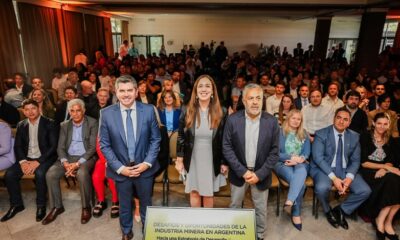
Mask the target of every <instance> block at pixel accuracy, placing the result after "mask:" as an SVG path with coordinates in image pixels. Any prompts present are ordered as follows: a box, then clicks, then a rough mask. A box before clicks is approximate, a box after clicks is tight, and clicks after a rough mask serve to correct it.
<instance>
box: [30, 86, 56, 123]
mask: <svg viewBox="0 0 400 240" xmlns="http://www.w3.org/2000/svg"><path fill="white" fill-rule="evenodd" d="M30 98H31V99H33V100H34V101H35V102H37V103H38V104H39V110H40V114H41V115H42V116H45V117H48V118H50V119H55V116H56V110H55V108H54V106H53V104H52V103H51V101H50V100H49V98H48V97H47V94H46V92H45V91H44V89H42V88H40V89H34V90H33V91H32V92H31V94H30Z"/></svg>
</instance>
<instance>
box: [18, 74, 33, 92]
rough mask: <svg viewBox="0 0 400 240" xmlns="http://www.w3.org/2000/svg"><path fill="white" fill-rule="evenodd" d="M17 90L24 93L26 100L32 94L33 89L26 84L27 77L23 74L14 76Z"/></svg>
mask: <svg viewBox="0 0 400 240" xmlns="http://www.w3.org/2000/svg"><path fill="white" fill-rule="evenodd" d="M14 82H15V88H16V89H17V90H18V91H19V92H21V93H22V95H23V96H24V98H28V97H29V93H30V92H32V90H33V87H32V86H31V85H30V84H27V83H26V77H25V75H24V74H22V73H15V74H14Z"/></svg>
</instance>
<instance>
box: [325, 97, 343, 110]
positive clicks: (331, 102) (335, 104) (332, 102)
mask: <svg viewBox="0 0 400 240" xmlns="http://www.w3.org/2000/svg"><path fill="white" fill-rule="evenodd" d="M322 104H323V105H325V106H329V107H330V108H331V109H332V111H333V112H335V111H336V109H338V108H341V107H343V106H344V103H343V101H342V100H340V98H338V97H336V99H332V98H331V97H329V96H325V97H324V98H323V99H322Z"/></svg>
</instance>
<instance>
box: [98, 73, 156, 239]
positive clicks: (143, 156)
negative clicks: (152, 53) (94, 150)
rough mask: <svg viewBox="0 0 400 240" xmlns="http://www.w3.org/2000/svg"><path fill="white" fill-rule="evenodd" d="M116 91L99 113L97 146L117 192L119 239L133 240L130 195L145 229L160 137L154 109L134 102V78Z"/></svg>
mask: <svg viewBox="0 0 400 240" xmlns="http://www.w3.org/2000/svg"><path fill="white" fill-rule="evenodd" d="M115 88H116V94H117V97H118V100H119V103H117V104H114V105H112V106H110V107H107V108H105V109H103V110H101V113H100V115H101V117H100V119H101V122H100V147H101V150H102V152H103V154H104V156H105V158H106V159H107V176H108V177H110V178H112V179H113V180H114V181H115V183H116V187H117V191H118V197H119V203H120V207H121V210H120V215H119V218H120V225H121V230H122V239H132V238H133V232H132V226H133V219H132V197H133V192H134V189H136V193H137V196H138V198H139V200H140V216H141V219H142V224H143V226H144V223H145V220H146V208H147V206H151V205H152V201H151V195H152V188H153V180H154V174H155V173H156V172H157V170H158V169H159V167H160V166H159V163H158V160H157V155H158V151H159V146H160V141H161V137H160V130H159V129H158V125H157V120H156V117H155V113H154V108H153V106H151V105H147V104H143V103H140V102H137V101H135V98H136V96H137V84H136V81H135V79H134V78H132V77H131V76H128V75H125V76H121V77H119V78H118V79H117V81H116V83H115ZM142 230H143V228H142Z"/></svg>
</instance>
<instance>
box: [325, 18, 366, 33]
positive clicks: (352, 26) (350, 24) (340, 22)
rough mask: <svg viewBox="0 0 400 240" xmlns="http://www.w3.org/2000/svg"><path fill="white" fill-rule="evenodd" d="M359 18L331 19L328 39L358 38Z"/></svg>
mask: <svg viewBox="0 0 400 240" xmlns="http://www.w3.org/2000/svg"><path fill="white" fill-rule="evenodd" d="M360 25H361V16H353V17H333V18H332V23H331V32H330V34H329V38H358V34H359V32H360Z"/></svg>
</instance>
